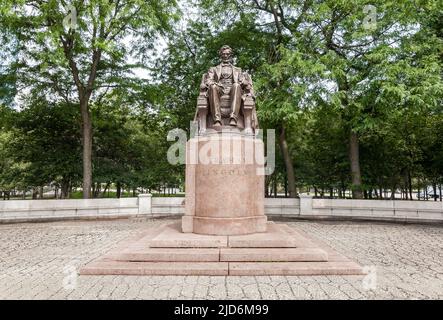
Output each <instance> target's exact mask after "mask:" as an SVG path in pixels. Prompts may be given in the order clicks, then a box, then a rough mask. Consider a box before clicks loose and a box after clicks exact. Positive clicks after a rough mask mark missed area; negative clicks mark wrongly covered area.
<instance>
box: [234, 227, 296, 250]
mask: <svg viewBox="0 0 443 320" xmlns="http://www.w3.org/2000/svg"><path fill="white" fill-rule="evenodd" d="M267 229H268V230H267V232H263V233H254V234H246V235H241V236H228V247H231V248H295V247H297V241H296V240H295V239H294V237H293V235H291V234H289V233H287V232H286V231H285V230H283V229H282V228H280V225H278V224H268V226H267Z"/></svg>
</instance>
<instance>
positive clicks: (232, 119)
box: [229, 118, 237, 127]
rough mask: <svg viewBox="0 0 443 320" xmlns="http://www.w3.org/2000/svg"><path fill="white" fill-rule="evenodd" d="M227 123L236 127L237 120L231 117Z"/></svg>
mask: <svg viewBox="0 0 443 320" xmlns="http://www.w3.org/2000/svg"><path fill="white" fill-rule="evenodd" d="M229 125H230V126H233V127H236V126H237V121H236V120H235V119H234V118H231V121H229Z"/></svg>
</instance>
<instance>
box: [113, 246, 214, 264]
mask: <svg viewBox="0 0 443 320" xmlns="http://www.w3.org/2000/svg"><path fill="white" fill-rule="evenodd" d="M114 259H115V260H117V261H150V262H162V261H163V262H168V261H170V262H186V261H188V262H218V261H219V259H220V250H219V249H215V248H214V249H206V248H198V249H195V248H140V249H138V250H125V251H124V252H122V253H120V254H118V255H115V256H114Z"/></svg>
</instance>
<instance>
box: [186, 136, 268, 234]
mask: <svg viewBox="0 0 443 320" xmlns="http://www.w3.org/2000/svg"><path fill="white" fill-rule="evenodd" d="M263 167H264V154H263V141H261V140H260V139H254V138H252V137H246V136H242V135H239V134H232V133H230V134H215V135H213V136H200V137H197V138H193V139H190V140H189V141H188V143H187V163H186V209H185V212H186V216H192V217H193V220H194V223H193V225H192V232H194V233H199V234H212V235H234V234H250V233H256V232H263V231H265V230H266V219H265V215H264V175H263ZM203 218H207V219H206V220H205V219H203ZM235 218H245V219H243V220H241V219H237V220H233V219H235ZM189 221H190V218H185V219H184V220H183V230H184V232H190V231H189V230H191V228H190V225H191V224H190V222H189ZM205 224H206V225H205Z"/></svg>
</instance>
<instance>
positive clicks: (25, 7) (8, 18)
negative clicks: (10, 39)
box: [0, 0, 177, 198]
mask: <svg viewBox="0 0 443 320" xmlns="http://www.w3.org/2000/svg"><path fill="white" fill-rule="evenodd" d="M74 8H75V9H74ZM176 8H177V7H176V2H175V1H174V0H158V1H142V0H134V1H112V0H91V1H73V2H72V6H71V7H70V6H67V5H66V4H65V2H63V1H56V0H49V1H39V0H35V1H3V2H2V4H1V5H0V13H1V17H2V18H1V20H0V25H1V27H2V28H4V30H7V31H9V32H11V33H14V34H15V35H16V37H17V39H18V40H19V41H20V51H19V54H20V55H21V57H24V59H22V61H21V63H20V65H19V66H18V67H20V68H18V69H17V70H18V71H20V72H19V73H18V75H19V76H20V79H18V80H19V81H22V83H23V84H30V85H39V86H40V87H46V88H47V89H48V90H49V91H50V93H51V94H56V95H57V97H58V98H63V99H65V100H67V101H70V102H75V103H78V104H79V106H80V111H81V119H82V121H81V127H82V145H83V151H82V157H83V197H84V198H89V197H90V191H91V184H92V140H93V137H92V135H93V131H92V119H91V110H90V102H91V100H94V99H99V96H100V95H101V94H102V92H103V90H106V89H107V88H110V87H114V86H118V85H122V82H123V81H124V80H125V78H127V77H128V76H129V74H130V70H131V67H133V66H134V64H136V63H142V62H143V61H149V60H148V59H149V53H148V50H149V49H150V48H151V47H152V44H153V41H154V40H155V36H156V34H158V33H159V32H163V31H164V30H167V29H168V28H170V24H171V22H172V21H174V20H175V19H176V18H177V9H176ZM130 57H135V60H134V61H135V62H134V63H133V64H131V63H129V62H128V61H130V59H129V58H130ZM72 93H74V95H73V94H72Z"/></svg>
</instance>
